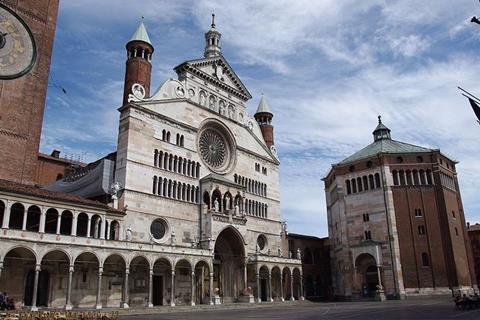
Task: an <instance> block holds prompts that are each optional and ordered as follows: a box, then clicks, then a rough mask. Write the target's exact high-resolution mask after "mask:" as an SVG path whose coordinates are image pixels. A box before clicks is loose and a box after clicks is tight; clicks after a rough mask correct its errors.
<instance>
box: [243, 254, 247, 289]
mask: <svg viewBox="0 0 480 320" xmlns="http://www.w3.org/2000/svg"><path fill="white" fill-rule="evenodd" d="M247 259H248V258H246V259H245V264H244V267H243V282H244V283H243V290H247V288H248V269H247Z"/></svg>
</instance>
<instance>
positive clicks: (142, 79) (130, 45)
mask: <svg viewBox="0 0 480 320" xmlns="http://www.w3.org/2000/svg"><path fill="white" fill-rule="evenodd" d="M126 49H127V63H126V65H127V66H126V69H125V86H124V89H123V105H126V104H127V103H128V95H129V94H133V92H132V86H133V85H134V84H140V85H141V86H142V87H143V92H142V89H141V88H137V90H136V91H137V92H136V95H137V96H138V95H139V94H140V95H144V96H145V97H149V96H150V80H151V75H152V64H151V61H152V54H153V51H154V48H153V45H152V43H151V42H150V38H149V36H148V33H147V29H145V25H144V24H143V18H142V22H140V25H139V26H138V28H137V31H135V33H134V34H133V36H132V38H130V40H129V41H128V42H127V45H126ZM138 90H139V91H138Z"/></svg>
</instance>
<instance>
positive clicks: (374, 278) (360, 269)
mask: <svg viewBox="0 0 480 320" xmlns="http://www.w3.org/2000/svg"><path fill="white" fill-rule="evenodd" d="M355 268H356V270H357V271H356V272H357V274H358V278H359V280H360V281H361V282H360V281H359V282H357V284H356V285H357V286H359V287H357V290H359V291H360V292H361V296H362V297H374V296H375V292H376V291H377V285H378V270H377V262H376V260H375V258H374V257H373V256H372V255H371V254H368V253H362V254H361V255H359V256H358V257H357V259H356V260H355Z"/></svg>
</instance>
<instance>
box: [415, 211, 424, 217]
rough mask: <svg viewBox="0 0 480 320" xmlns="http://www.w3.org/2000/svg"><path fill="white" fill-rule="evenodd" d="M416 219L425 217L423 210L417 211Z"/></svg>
mask: <svg viewBox="0 0 480 320" xmlns="http://www.w3.org/2000/svg"><path fill="white" fill-rule="evenodd" d="M415 217H417V218H419V217H423V213H422V209H415Z"/></svg>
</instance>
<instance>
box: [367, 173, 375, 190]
mask: <svg viewBox="0 0 480 320" xmlns="http://www.w3.org/2000/svg"><path fill="white" fill-rule="evenodd" d="M368 184H369V185H370V190H372V189H375V183H374V180H373V174H369V175H368Z"/></svg>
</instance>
